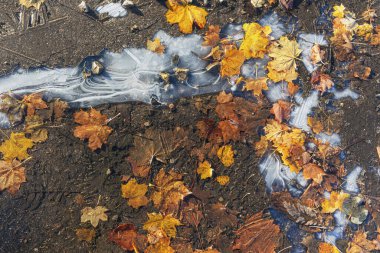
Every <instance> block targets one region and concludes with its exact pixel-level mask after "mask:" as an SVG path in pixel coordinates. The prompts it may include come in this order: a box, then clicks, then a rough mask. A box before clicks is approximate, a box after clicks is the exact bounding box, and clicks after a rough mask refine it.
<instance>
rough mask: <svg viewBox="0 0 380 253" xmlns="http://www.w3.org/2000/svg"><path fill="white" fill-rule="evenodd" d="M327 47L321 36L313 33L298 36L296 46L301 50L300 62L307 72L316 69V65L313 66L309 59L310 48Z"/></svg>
mask: <svg viewBox="0 0 380 253" xmlns="http://www.w3.org/2000/svg"><path fill="white" fill-rule="evenodd" d="M315 44H318V45H321V46H327V45H328V43H327V41H326V40H325V38H324V36H323V35H318V34H314V33H301V34H300V35H299V36H298V45H299V46H300V48H301V49H302V52H301V58H302V62H303V64H304V65H305V67H306V69H307V71H309V73H312V72H313V71H315V70H316V69H317V67H318V66H317V65H315V64H313V63H312V61H311V59H310V57H311V48H312V47H313V46H314V45H315Z"/></svg>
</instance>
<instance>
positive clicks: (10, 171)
mask: <svg viewBox="0 0 380 253" xmlns="http://www.w3.org/2000/svg"><path fill="white" fill-rule="evenodd" d="M25 182H26V176H25V168H24V167H21V163H20V162H19V161H17V160H13V161H12V162H11V161H0V192H1V191H3V190H5V189H8V191H9V192H10V193H11V194H15V193H16V192H17V191H18V190H19V189H20V186H21V184H22V183H25Z"/></svg>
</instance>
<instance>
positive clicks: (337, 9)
mask: <svg viewBox="0 0 380 253" xmlns="http://www.w3.org/2000/svg"><path fill="white" fill-rule="evenodd" d="M333 9H334V11H333V13H332V15H333V16H334V17H336V18H344V10H345V9H346V7H344V5H343V4H340V5H335V6H334V7H333Z"/></svg>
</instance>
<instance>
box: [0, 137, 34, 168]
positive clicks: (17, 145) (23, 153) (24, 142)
mask: <svg viewBox="0 0 380 253" xmlns="http://www.w3.org/2000/svg"><path fill="white" fill-rule="evenodd" d="M32 147H33V141H32V140H31V139H28V138H26V137H25V134H24V133H13V132H12V133H11V136H10V137H9V139H8V140H6V141H4V143H3V144H1V146H0V152H1V153H3V159H4V160H11V161H12V160H13V159H18V160H20V161H22V160H24V159H26V158H28V157H29V154H28V153H27V150H28V149H29V148H32Z"/></svg>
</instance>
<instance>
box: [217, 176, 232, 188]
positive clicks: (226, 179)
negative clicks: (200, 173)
mask: <svg viewBox="0 0 380 253" xmlns="http://www.w3.org/2000/svg"><path fill="white" fill-rule="evenodd" d="M216 181H217V182H218V183H219V184H220V185H223V186H224V185H227V184H228V183H229V182H230V177H229V176H217V177H216Z"/></svg>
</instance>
